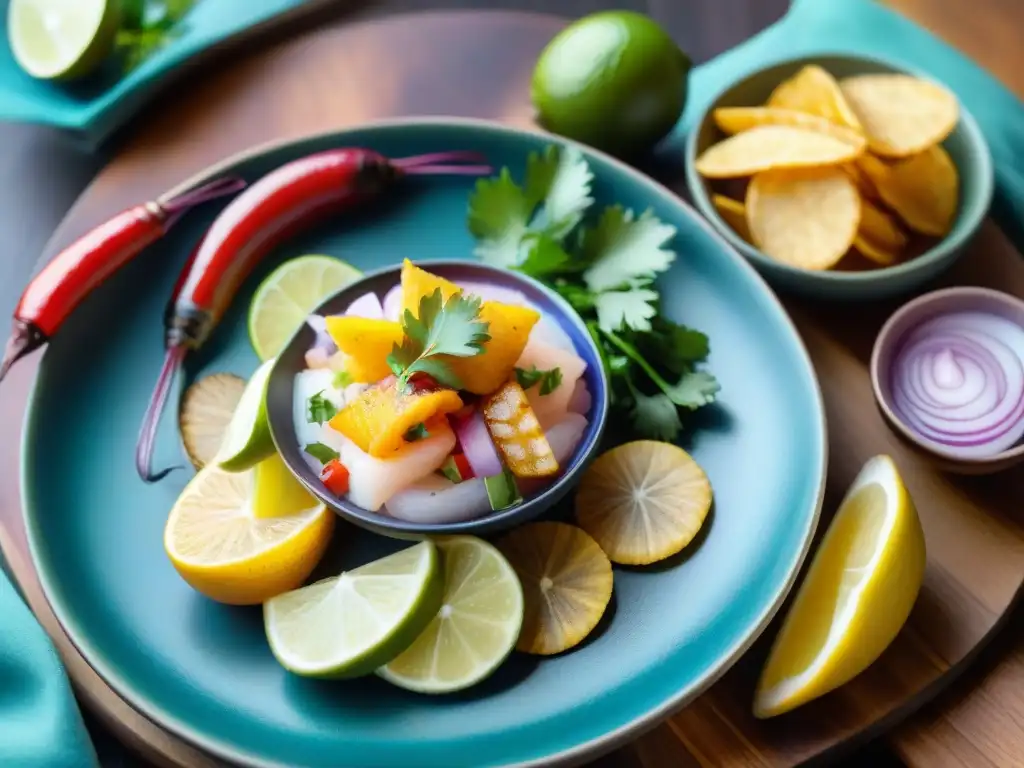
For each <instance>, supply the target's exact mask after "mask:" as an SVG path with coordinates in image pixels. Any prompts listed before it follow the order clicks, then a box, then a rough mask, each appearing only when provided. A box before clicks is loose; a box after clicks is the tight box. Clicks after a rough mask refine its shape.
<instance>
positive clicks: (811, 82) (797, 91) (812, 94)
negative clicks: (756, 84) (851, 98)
mask: <svg viewBox="0 0 1024 768" xmlns="http://www.w3.org/2000/svg"><path fill="white" fill-rule="evenodd" d="M767 106H769V107H776V108H778V109H793V110H796V111H797V112H808V113H810V114H812V115H817V116H818V117H823V118H825V119H826V120H831V121H832V122H833V123H836V124H837V125H843V126H846V127H847V128H852V129H853V130H855V131H860V130H862V129H861V124H860V121H859V120H858V119H857V115H856V113H855V112H854V111H853V110H852V109H850V105H849V104H848V103H847V101H846V98H845V97H844V96H843V92H842V91H841V90H840V88H839V83H837V82H836V80H835V78H834V77H832V75H830V74H829V73H828V72H826V71H825V70H824V69H822V68H821V67H819V66H818V65H817V64H808V65H807V66H806V67H804V68H803V69H801V70H800V71H799V72H797V73H796V74H795V75H793V77H791V78H789V80H785V81H783V82H782V83H781V84H780V85H779V86H777V87H776V88H775V90H774V91H772V94H771V96H769V97H768V103H767Z"/></svg>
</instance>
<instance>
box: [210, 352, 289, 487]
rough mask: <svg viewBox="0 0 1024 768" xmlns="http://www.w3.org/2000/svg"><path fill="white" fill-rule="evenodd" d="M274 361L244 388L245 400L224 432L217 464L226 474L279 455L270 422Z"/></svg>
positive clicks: (266, 363) (266, 364) (241, 402)
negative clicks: (268, 404)
mask: <svg viewBox="0 0 1024 768" xmlns="http://www.w3.org/2000/svg"><path fill="white" fill-rule="evenodd" d="M273 366H274V361H273V360H267V361H266V362H265V363H263V364H262V365H260V367H259V368H257V369H256V373H254V374H253V375H252V378H251V379H249V382H248V383H247V384H246V385H245V391H243V392H242V398H241V399H240V400H239V401H238V405H237V406H236V407H235V412H234V414H232V416H231V421H230V422H228V428H227V429H226V430H225V432H224V439H223V442H221V445H220V450H219V451H218V452H217V456H216V462H217V465H218V466H220V468H221V469H223V470H225V471H227V472H241V471H243V470H246V469H249V468H250V467H254V466H255V465H256V464H258V463H259V462H261V461H262V460H263V459H266V458H268V457H270V456H272V455H273V454H274V453H275V452H276V450H277V449H276V448H275V447H274V439H273V438H272V437H271V436H270V423H269V422H268V421H267V382H268V381H270V369H271V368H273Z"/></svg>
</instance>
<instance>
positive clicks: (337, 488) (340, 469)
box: [320, 459, 349, 496]
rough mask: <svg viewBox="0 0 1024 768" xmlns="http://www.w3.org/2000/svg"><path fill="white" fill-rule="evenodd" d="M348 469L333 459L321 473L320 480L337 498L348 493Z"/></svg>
mask: <svg viewBox="0 0 1024 768" xmlns="http://www.w3.org/2000/svg"><path fill="white" fill-rule="evenodd" d="M348 475H349V473H348V469H347V468H346V467H345V465H344V464H342V463H341V462H340V461H338V460H337V459H331V460H330V461H329V462H327V464H325V465H324V468H323V469H322V470H321V471H320V480H321V481H322V482H323V484H324V485H326V486H327V490H328V491H330V492H331V493H333V494H334V495H335V496H343V495H344V494H346V493H348Z"/></svg>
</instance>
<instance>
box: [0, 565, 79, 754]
mask: <svg viewBox="0 0 1024 768" xmlns="http://www.w3.org/2000/svg"><path fill="white" fill-rule="evenodd" d="M0 765H2V766H4V768H95V767H96V766H98V765H99V763H98V761H97V759H96V753H95V752H94V751H93V748H92V744H90V742H89V736H88V734H87V733H86V730H85V725H84V723H83V722H82V717H81V715H80V714H79V712H78V709H77V707H76V706H75V698H74V696H73V695H72V692H71V686H70V685H69V684H68V681H67V678H66V677H65V676H64V671H63V669H62V667H61V664H60V659H59V658H58V656H57V651H56V649H54V647H53V645H52V644H51V643H50V639H49V638H48V637H47V636H46V633H45V632H44V631H43V628H42V627H41V626H40V625H39V624H38V623H37V622H36V620H35V618H34V617H33V616H32V614H31V612H30V611H29V609H28V607H27V606H26V605H25V603H23V602H22V600H21V597H20V596H19V595H18V593H17V592H16V591H15V590H14V587H13V586H11V582H10V581H8V580H7V576H6V575H5V574H4V572H3V571H2V570H0Z"/></svg>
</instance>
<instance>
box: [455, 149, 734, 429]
mask: <svg viewBox="0 0 1024 768" xmlns="http://www.w3.org/2000/svg"><path fill="white" fill-rule="evenodd" d="M593 178H594V177H593V174H592V173H591V171H590V168H589V166H588V165H587V162H586V160H585V159H584V157H583V155H582V153H581V152H580V151H579V150H577V149H575V148H572V147H559V146H557V145H550V146H548V147H547V148H546V149H545V150H544V152H542V153H536V152H534V153H531V154H530V156H529V157H528V158H527V163H526V174H525V176H524V178H523V180H522V183H517V182H516V181H515V180H514V179H513V178H512V174H511V172H510V171H509V169H508V168H502V170H501V173H499V174H498V175H497V176H495V177H492V178H489V179H481V180H479V181H478V182H477V184H476V188H475V189H474V191H473V193H472V195H471V196H470V200H469V216H468V227H469V231H470V232H471V233H472V234H473V236H474V237H475V238H476V241H477V245H476V249H475V253H476V255H477V256H479V257H480V258H481V259H482V260H483V261H485V262H486V263H488V264H492V265H494V266H499V267H505V268H506V269H515V270H518V271H520V272H523V273H524V274H527V275H530V276H531V277H534V278H537V279H539V280H541V281H542V282H544V283H546V284H548V285H549V286H551V287H552V288H554V289H555V290H556V291H558V293H560V294H561V295H562V296H563V297H565V299H567V300H568V302H569V303H570V304H571V305H572V306H573V308H575V309H576V311H577V312H579V313H580V315H581V316H582V318H583V320H584V321H585V323H586V325H587V329H588V330H589V331H590V334H591V336H592V337H593V339H594V341H595V343H596V344H597V346H598V349H599V350H600V351H601V357H602V362H603V364H604V367H605V371H606V372H607V374H608V380H609V382H610V384H611V402H612V408H613V409H614V411H615V412H616V413H617V415H618V416H619V419H618V422H619V423H618V425H617V426H619V427H628V426H632V428H633V429H634V431H635V432H636V433H637V434H638V435H640V436H643V437H652V438H656V439H659V440H674V439H676V438H677V437H678V436H679V433H680V431H681V430H682V419H681V417H680V413H681V412H682V413H685V412H687V411H693V410H696V409H697V408H700V407H702V406H704V405H707V404H708V403H711V402H713V401H714V399H715V396H716V395H717V393H718V390H719V385H718V382H717V381H716V380H715V377H714V376H712V375H711V374H710V373H707V372H705V371H701V370H698V368H697V366H698V365H699V364H700V363H702V362H704V360H705V359H706V358H707V356H708V352H709V347H708V338H707V336H705V335H704V334H703V333H701V332H700V331H696V330H693V329H692V328H687V327H686V326H683V325H680V324H678V323H675V322H673V321H671V320H669V319H668V318H666V317H664V316H663V315H662V314H661V313H660V309H661V297H660V295H659V293H658V289H657V286H656V285H655V284H654V281H655V279H656V278H657V276H658V274H659V273H661V272H664V271H665V270H666V269H668V268H669V267H670V266H671V265H672V262H673V260H674V259H675V253H674V252H673V251H672V250H671V248H670V243H671V241H672V239H673V238H674V237H675V234H676V230H675V227H672V226H670V225H668V224H665V223H664V222H662V221H660V220H659V219H658V218H657V217H656V216H655V215H654V213H653V212H651V211H645V212H644V213H642V214H640V215H639V216H637V215H636V214H635V213H634V212H633V211H630V210H627V209H624V208H623V207H622V206H619V205H611V206H607V207H605V208H604V209H603V210H600V211H596V210H594V208H593V204H594V198H593V196H592V194H591V189H592V183H593Z"/></svg>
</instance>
